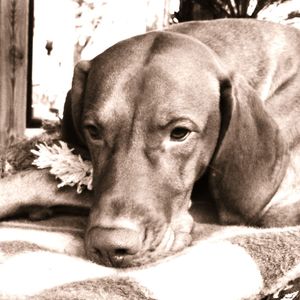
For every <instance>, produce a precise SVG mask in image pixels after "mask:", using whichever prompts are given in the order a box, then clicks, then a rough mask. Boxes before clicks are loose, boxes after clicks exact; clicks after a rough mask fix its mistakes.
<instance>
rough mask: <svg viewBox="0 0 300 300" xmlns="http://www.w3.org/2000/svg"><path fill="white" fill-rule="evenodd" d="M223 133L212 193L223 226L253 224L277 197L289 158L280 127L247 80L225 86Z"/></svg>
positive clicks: (211, 178)
mask: <svg viewBox="0 0 300 300" xmlns="http://www.w3.org/2000/svg"><path fill="white" fill-rule="evenodd" d="M220 95H221V99H220V113H221V130H220V135H219V140H218V143H217V147H216V150H215V153H214V156H213V159H212V161H211V164H210V171H209V174H208V175H209V188H210V192H211V193H212V196H213V198H214V199H215V201H216V205H217V207H218V211H219V217H220V220H221V222H223V223H246V224H248V223H252V222H255V218H256V217H259V215H260V213H261V211H262V210H263V208H264V207H265V206H266V205H267V204H268V203H269V201H270V199H271V198H272V196H273V195H274V193H275V192H276V190H277V188H278V186H279V184H280V182H281V181H282V178H283V176H284V174H285V171H286V166H287V160H288V155H287V152H286V146H285V143H284V141H283V138H282V136H281V134H280V131H279V128H278V126H277V124H276V123H275V122H274V121H273V119H272V118H271V117H270V115H269V114H268V113H267V111H266V110H265V109H264V106H263V103H262V101H261V100H260V99H259V97H258V95H257V93H256V92H255V91H254V90H253V88H252V87H251V86H250V85H249V84H248V83H247V82H246V80H245V79H243V78H241V77H238V76H232V78H230V79H224V80H223V81H222V82H221V86H220Z"/></svg>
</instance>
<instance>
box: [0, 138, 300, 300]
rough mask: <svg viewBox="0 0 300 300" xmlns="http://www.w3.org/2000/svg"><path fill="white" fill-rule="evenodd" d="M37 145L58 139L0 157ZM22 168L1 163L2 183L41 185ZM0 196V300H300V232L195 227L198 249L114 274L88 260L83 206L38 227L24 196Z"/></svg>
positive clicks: (19, 163) (296, 229) (193, 246)
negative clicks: (23, 210)
mask: <svg viewBox="0 0 300 300" xmlns="http://www.w3.org/2000/svg"><path fill="white" fill-rule="evenodd" d="M55 138H57V136H55ZM40 140H43V141H44V140H47V141H48V142H49V141H50V142H51V141H52V140H54V137H53V136H52V135H49V134H47V135H46V136H43V137H39V138H37V139H35V140H34V141H32V140H31V141H30V143H29V145H30V146H28V142H26V143H25V144H26V145H27V146H26V147H25V146H24V143H23V144H21V145H22V146H20V144H19V145H17V146H14V148H13V149H18V150H17V151H15V152H9V151H5V152H2V153H5V155H6V156H7V155H8V156H9V155H12V153H14V157H15V158H16V157H23V158H24V154H22V155H21V152H22V151H25V152H24V153H30V148H31V147H32V145H34V144H35V143H36V142H37V141H40ZM33 147H34V146H33ZM21 150H22V151H21ZM30 155H31V154H30ZM30 155H29V154H28V156H27V158H28V157H29V156H30ZM25 156H26V155H25ZM2 157H3V156H2ZM30 157H31V156H30ZM28 160H29V161H30V160H32V157H31V159H29V158H28ZM16 161H17V162H16ZM7 162H9V164H8V163H7ZM25 166H27V167H28V162H25V160H24V159H21V158H20V159H18V160H16V159H14V163H13V162H12V161H9V159H6V160H5V159H3V158H2V177H4V178H3V179H0V183H1V180H11V181H12V182H14V180H15V179H16V178H18V176H20V174H22V172H35V173H37V174H40V180H43V176H45V172H44V171H43V170H40V171H39V170H35V169H29V170H27V169H26V168H25ZM24 169H26V170H24ZM38 172H40V173H38ZM8 173H9V177H5V176H4V175H5V174H8ZM26 174H28V173H26ZM37 178H38V177H37ZM16 182H17V181H16ZM0 186H1V184H0ZM36 188H38V181H37V187H36ZM18 192H19V193H20V191H18V187H17V186H15V191H14V193H18ZM40 193H43V191H40ZM1 195H6V194H5V192H3V191H2V192H1V191H0V208H1V209H0V212H2V211H6V212H7V211H9V216H8V215H6V217H5V218H3V219H2V221H1V223H0V260H1V264H0V299H161V300H164V299H167V300H168V299H190V300H193V299H208V300H209V299H211V300H216V299H223V300H226V299H228V300H235V299H236V300H239V299H249V300H252V299H253V300H255V299H264V300H271V299H300V226H294V227H283V228H268V229H266V228H265V229H262V228H251V227H245V226H221V225H218V224H211V223H196V224H195V227H194V230H193V243H192V244H191V246H190V247H188V248H186V249H185V250H184V251H182V252H180V253H176V254H174V255H172V256H169V257H166V258H161V259H160V260H159V261H157V262H153V263H152V264H149V265H146V266H143V267H139V268H128V269H114V268H108V267H104V266H101V265H97V264H95V263H93V262H91V261H89V260H88V259H87V257H86V254H85V251H84V241H83V236H84V230H85V226H86V222H87V215H86V213H85V214H81V213H78V212H80V208H81V207H84V208H85V209H86V207H88V205H87V204H86V203H81V202H80V201H79V202H78V208H79V210H70V211H68V210H67V211H65V210H61V211H60V210H58V211H57V212H56V213H54V214H52V216H51V217H50V218H49V219H47V220H40V221H36V220H32V219H33V218H28V216H27V215H24V214H23V215H20V213H19V210H18V208H19V207H20V205H22V201H23V199H22V193H20V194H19V196H18V197H13V198H12V199H11V201H9V202H8V201H7V199H4V197H2V199H1ZM24 201H25V200H24ZM62 202H63V203H62V204H63V205H64V206H66V205H67V204H68V202H64V201H62ZM24 203H25V204H26V201H25V202H24ZM37 203H38V202H37ZM41 205H43V203H41ZM195 205H199V204H195ZM56 206H57V202H56ZM194 209H195V207H194ZM82 211H83V210H82Z"/></svg>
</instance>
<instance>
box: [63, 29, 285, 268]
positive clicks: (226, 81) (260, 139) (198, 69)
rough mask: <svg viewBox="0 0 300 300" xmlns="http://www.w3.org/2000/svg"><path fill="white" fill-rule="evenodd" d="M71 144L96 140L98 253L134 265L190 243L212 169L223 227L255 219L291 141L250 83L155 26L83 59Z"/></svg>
mask: <svg viewBox="0 0 300 300" xmlns="http://www.w3.org/2000/svg"><path fill="white" fill-rule="evenodd" d="M63 128H64V134H65V137H66V139H67V141H69V142H71V143H73V144H79V145H81V146H83V147H87V149H88V151H89V153H90V156H91V159H92V163H93V168H94V178H93V186H94V203H93V207H92V210H91V213H90V219H89V225H88V228H87V232H86V248H87V253H88V255H89V256H90V258H91V259H93V260H95V261H97V262H100V263H103V264H105V265H113V266H121V267H125V266H134V265H138V264H141V263H145V262H147V261H149V260H153V259H155V258H156V257H159V256H163V255H166V254H168V253H172V252H175V251H178V250H180V249H182V248H184V247H186V246H187V245H189V244H190V242H191V231H192V227H193V219H192V217H191V216H190V214H189V207H190V204H191V200H190V199H191V192H192V189H193V186H194V183H195V182H196V181H197V180H198V179H199V178H201V177H202V175H203V174H204V173H206V174H208V178H209V190H210V192H211V196H212V199H214V201H215V202H216V205H217V207H218V211H219V216H220V219H221V221H223V222H231V223H233V222H242V223H247V222H250V221H251V220H252V219H253V218H254V217H255V216H256V215H257V214H258V212H259V211H260V210H261V209H262V208H263V207H264V206H265V204H266V203H267V202H268V201H269V199H270V197H271V196H272V195H273V193H274V191H275V190H276V188H277V187H278V184H279V182H280V180H281V177H282V173H283V171H282V170H283V169H284V168H283V167H281V165H283V163H282V161H283V159H282V157H283V156H284V146H283V143H282V141H281V138H280V135H279V132H278V129H277V127H276V125H275V123H274V122H273V121H272V120H271V119H270V117H269V116H268V115H267V113H266V112H265V111H264V109H263V108H262V105H261V103H260V101H259V99H257V96H256V95H255V92H254V91H253V90H252V89H251V88H250V86H249V85H248V84H247V82H245V81H243V79H242V78H238V77H237V76H231V77H230V76H229V75H228V73H227V71H226V70H225V68H224V67H222V66H221V64H220V62H219V61H218V59H217V56H216V55H215V54H214V53H213V52H212V51H211V50H210V49H208V48H207V47H206V46H205V45H203V44H202V43H200V42H198V41H196V40H194V39H192V38H189V37H187V36H184V35H180V34H175V33H166V32H155V33H149V34H145V35H142V36H138V37H134V38H131V39H129V40H126V41H122V42H120V43H118V44H116V45H115V46H113V47H111V48H110V49H108V50H106V51H105V52H104V53H102V54H100V55H99V56H97V57H96V58H95V59H93V60H92V61H84V62H80V63H79V64H78V65H77V66H76V68H75V71H74V78H73V85H72V89H71V91H70V92H69V94H68V97H67V101H66V104H65V112H64V122H63Z"/></svg>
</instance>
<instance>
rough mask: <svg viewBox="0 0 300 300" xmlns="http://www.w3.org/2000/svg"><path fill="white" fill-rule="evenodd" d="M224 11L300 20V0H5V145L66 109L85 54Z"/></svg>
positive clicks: (0, 127) (1, 136) (1, 73)
mask: <svg viewBox="0 0 300 300" xmlns="http://www.w3.org/2000/svg"><path fill="white" fill-rule="evenodd" d="M218 18H257V19H265V20H270V21H274V22H279V23H284V24H289V25H290V26H296V27H299V28H300V0H273V1H272V0H127V1H124V0H0V42H1V47H0V84H1V85H0V145H1V144H5V143H7V141H11V140H13V139H15V137H17V136H20V135H22V133H24V132H25V128H33V127H35V128H38V127H40V126H41V121H42V120H43V119H50V120H53V119H57V117H58V116H61V115H62V111H63V104H64V101H65V95H66V93H67V91H68V90H69V89H70V86H71V80H72V73H73V68H74V65H75V64H76V63H77V62H78V61H79V60H82V59H91V58H93V57H94V56H96V55H97V54H99V53H100V52H102V51H104V50H105V49H107V48H108V47H110V46H111V45H113V44H114V43H116V42H118V41H120V40H122V39H125V38H128V37H130V36H133V35H137V34H141V33H144V32H147V31H150V30H157V29H162V28H163V27H165V26H172V24H174V23H178V22H185V21H190V20H210V19H218Z"/></svg>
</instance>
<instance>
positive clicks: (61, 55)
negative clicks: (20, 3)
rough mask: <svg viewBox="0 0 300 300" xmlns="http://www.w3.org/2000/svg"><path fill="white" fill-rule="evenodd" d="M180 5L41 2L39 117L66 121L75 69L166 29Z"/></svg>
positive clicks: (35, 91) (36, 78)
mask: <svg viewBox="0 0 300 300" xmlns="http://www.w3.org/2000/svg"><path fill="white" fill-rule="evenodd" d="M178 8H179V1H178V0H168V1H145V0H143V1H141V0H130V1H122V0H113V1H105V0H85V1H82V0H35V1H34V35H33V72H32V109H33V117H34V118H42V119H55V118H57V115H59V116H61V114H62V110H63V104H64V101H65V96H66V93H67V91H68V89H69V88H70V85H71V80H72V73H73V68H74V65H75V64H76V63H77V62H78V61H79V60H83V59H91V58H93V57H95V56H96V55H97V54H99V53H101V52H102V51H104V50H105V49H107V48H108V47H110V46H111V45H113V44H114V43H116V42H118V41H120V40H122V39H126V38H128V37H131V36H133V35H137V34H142V33H144V32H146V31H149V30H155V29H162V28H163V27H165V26H167V25H168V24H169V22H170V15H172V14H173V13H174V11H177V10H178Z"/></svg>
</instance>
